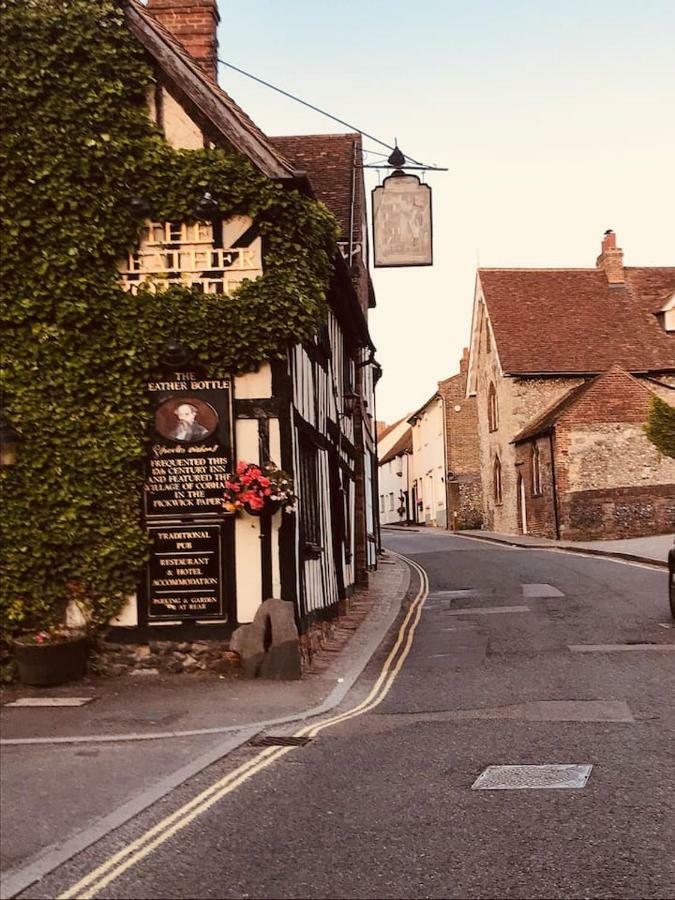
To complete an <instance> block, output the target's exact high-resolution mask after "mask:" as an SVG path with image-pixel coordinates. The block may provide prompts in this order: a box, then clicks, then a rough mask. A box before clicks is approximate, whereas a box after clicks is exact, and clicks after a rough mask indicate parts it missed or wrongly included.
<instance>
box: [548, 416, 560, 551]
mask: <svg viewBox="0 0 675 900" xmlns="http://www.w3.org/2000/svg"><path fill="white" fill-rule="evenodd" d="M548 445H549V448H550V451H551V486H552V488H553V519H554V521H555V539H556V541H559V540H560V518H559V515H558V485H557V483H556V476H555V447H554V445H553V429H551V430H550V431H549V433H548Z"/></svg>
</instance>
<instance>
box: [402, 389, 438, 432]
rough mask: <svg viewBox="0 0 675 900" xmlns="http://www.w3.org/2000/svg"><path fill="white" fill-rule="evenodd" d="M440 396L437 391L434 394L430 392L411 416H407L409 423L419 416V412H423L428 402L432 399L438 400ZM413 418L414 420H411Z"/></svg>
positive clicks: (413, 422)
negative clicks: (427, 397) (424, 401)
mask: <svg viewBox="0 0 675 900" xmlns="http://www.w3.org/2000/svg"><path fill="white" fill-rule="evenodd" d="M440 397H441V395H440V394H439V393H438V391H436V392H435V393H434V394H432V395H431V397H429V399H428V400H427V402H426V403H423V404H422V405H421V406H420V408H419V409H416V410H415V412H414V413H413V414H412V415H411V416H408V421H409V422H410V424H411V425H414V424H415V421H416V420H417V419H418V418H419V417H420V413H423V412H424V410H425V409H426V408H427V406H429V404H430V403H431V402H432V400H440ZM413 420H415V421H413Z"/></svg>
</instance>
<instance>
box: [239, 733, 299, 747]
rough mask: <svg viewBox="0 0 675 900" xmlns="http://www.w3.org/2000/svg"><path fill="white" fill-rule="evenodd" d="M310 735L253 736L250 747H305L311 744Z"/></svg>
mask: <svg viewBox="0 0 675 900" xmlns="http://www.w3.org/2000/svg"><path fill="white" fill-rule="evenodd" d="M311 740H312V739H311V738H310V737H292V736H288V735H284V734H266V735H262V736H260V735H259V736H258V737H254V738H251V740H250V741H249V742H248V744H249V746H250V747H304V746H305V744H309V742H310V741H311Z"/></svg>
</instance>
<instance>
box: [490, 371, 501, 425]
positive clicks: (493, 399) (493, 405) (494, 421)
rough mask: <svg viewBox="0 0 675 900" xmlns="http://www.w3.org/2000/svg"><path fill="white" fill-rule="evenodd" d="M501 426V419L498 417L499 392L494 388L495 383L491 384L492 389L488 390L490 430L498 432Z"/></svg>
mask: <svg viewBox="0 0 675 900" xmlns="http://www.w3.org/2000/svg"><path fill="white" fill-rule="evenodd" d="M498 426H499V419H498V415H497V391H496V389H495V386H494V382H492V381H491V382H490V387H489V388H488V430H489V431H496V430H497V428H498Z"/></svg>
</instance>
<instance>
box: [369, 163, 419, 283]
mask: <svg viewBox="0 0 675 900" xmlns="http://www.w3.org/2000/svg"><path fill="white" fill-rule="evenodd" d="M372 201H373V262H374V265H375V267H376V268H387V267H392V266H431V265H433V248H432V221H431V188H430V187H429V185H428V184H422V183H421V182H420V180H419V178H418V177H417V176H416V175H406V174H405V173H404V172H403V171H401V170H398V171H396V172H394V174H393V175H390V176H389V177H388V178H385V179H384V181H383V183H382V184H381V185H379V186H378V187H376V188H375V189H374V190H373V192H372Z"/></svg>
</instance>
